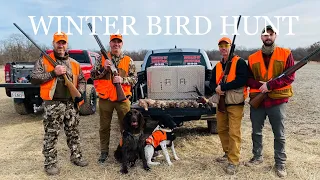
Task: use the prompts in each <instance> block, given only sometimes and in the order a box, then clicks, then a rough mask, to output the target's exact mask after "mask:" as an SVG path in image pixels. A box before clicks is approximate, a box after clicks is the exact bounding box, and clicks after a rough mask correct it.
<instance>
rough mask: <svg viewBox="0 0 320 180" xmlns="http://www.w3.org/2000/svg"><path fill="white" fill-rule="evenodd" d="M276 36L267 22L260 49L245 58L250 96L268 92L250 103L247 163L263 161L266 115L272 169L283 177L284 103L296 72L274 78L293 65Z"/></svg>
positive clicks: (291, 93) (284, 154) (288, 95)
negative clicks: (254, 103)
mask: <svg viewBox="0 0 320 180" xmlns="http://www.w3.org/2000/svg"><path fill="white" fill-rule="evenodd" d="M276 37H277V34H276V32H275V31H274V28H273V27H272V26H270V25H268V26H266V29H263V30H262V34H261V40H262V42H263V46H262V48H261V50H258V51H257V52H255V53H253V54H251V55H250V56H249V58H248V63H249V79H248V86H249V87H250V98H253V97H254V96H255V95H257V93H267V94H268V96H267V98H265V99H264V101H263V102H262V103H261V105H260V107H258V108H257V109H255V108H253V107H250V118H251V122H252V141H253V149H252V153H253V157H252V159H251V160H250V161H249V162H248V163H246V165H247V166H252V165H257V164H260V163H262V162H263V157H262V129H263V126H264V121H265V119H266V117H267V116H268V119H269V121H270V124H271V126H272V131H273V134H274V159H275V171H276V173H277V175H278V176H279V177H284V176H286V175H287V172H286V168H285V161H286V158H287V156H286V153H285V134H284V119H285V106H286V103H287V102H288V100H289V97H291V96H292V95H293V91H292V86H291V83H292V82H293V81H294V78H295V74H294V73H293V74H292V75H289V76H284V77H281V78H279V79H275V80H273V78H275V77H277V76H278V75H280V74H281V73H282V72H283V71H285V70H286V69H288V68H289V67H291V66H293V65H294V59H293V56H292V53H291V51H290V50H289V49H285V48H281V47H278V46H276V44H275V39H276Z"/></svg>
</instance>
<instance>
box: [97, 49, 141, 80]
mask: <svg viewBox="0 0 320 180" xmlns="http://www.w3.org/2000/svg"><path fill="white" fill-rule="evenodd" d="M124 56H125V55H124V54H123V53H122V54H121V55H120V56H119V57H117V56H115V55H113V54H111V57H112V61H113V64H114V65H115V67H118V64H119V63H120V60H121V59H122V58H123V57H124ZM107 73H109V72H108V71H107V70H106V69H105V68H104V67H103V66H102V65H101V56H100V58H98V59H97V60H96V62H95V64H94V67H93V68H92V70H91V78H92V79H94V80H95V79H102V78H104V77H105V76H106V74H107ZM119 73H120V74H121V72H119ZM136 83H137V72H136V66H135V64H134V62H133V60H132V59H131V58H130V64H129V70H128V76H127V77H124V78H123V82H122V84H128V85H131V86H134V85H135V84H136Z"/></svg>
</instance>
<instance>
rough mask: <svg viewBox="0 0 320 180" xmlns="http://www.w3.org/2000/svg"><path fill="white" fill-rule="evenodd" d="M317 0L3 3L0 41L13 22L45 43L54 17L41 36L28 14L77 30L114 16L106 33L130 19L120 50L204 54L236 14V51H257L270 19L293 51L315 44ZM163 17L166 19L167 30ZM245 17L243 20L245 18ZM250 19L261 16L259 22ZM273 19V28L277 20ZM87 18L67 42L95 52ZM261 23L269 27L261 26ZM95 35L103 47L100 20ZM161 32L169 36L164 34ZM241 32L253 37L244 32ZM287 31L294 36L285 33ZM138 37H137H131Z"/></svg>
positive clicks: (318, 37)
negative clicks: (178, 49) (200, 50)
mask: <svg viewBox="0 0 320 180" xmlns="http://www.w3.org/2000/svg"><path fill="white" fill-rule="evenodd" d="M57 2H59V3H57ZM319 7H320V1H317V0H269V1H266V0H241V1H235V0H229V1H213V0H203V1H182V0H175V1H173V0H170V1H169V0H162V1H150V0H134V1H128V0H127V1H124V0H118V1H105V0H95V1H88V0H86V1H85V0H78V1H74V0H73V1H70V0H64V1H54V0H15V1H6V2H5V4H2V6H1V7H0V22H1V24H0V39H1V40H3V39H5V38H7V37H8V36H9V35H11V34H13V33H20V31H19V30H18V29H17V28H16V27H14V26H13V23H17V24H18V25H19V26H20V27H21V28H22V29H23V30H24V31H25V32H26V33H27V34H29V35H30V36H31V37H32V38H33V39H34V40H35V41H36V42H38V43H41V44H47V45H50V44H51V42H52V35H53V33H54V32H56V31H58V21H57V18H56V17H55V18H52V21H51V25H50V27H49V29H48V34H47V35H46V34H45V32H46V31H45V30H44V28H43V27H42V25H41V26H39V29H38V32H37V34H36V35H35V34H34V29H33V26H32V21H31V19H30V18H29V16H34V22H35V25H36V26H38V23H39V21H40V18H41V17H43V19H44V22H45V24H46V26H47V27H48V25H49V22H50V18H49V16H70V17H71V18H73V20H74V21H75V23H76V24H77V26H81V21H80V18H79V16H117V17H118V20H115V19H114V18H110V24H112V23H113V22H115V28H113V27H109V29H110V33H115V32H116V31H117V30H119V31H120V33H123V30H124V26H123V23H124V20H123V18H122V17H123V16H130V17H132V18H134V20H135V23H134V24H133V25H132V27H133V30H134V31H131V29H129V28H127V33H128V35H125V36H124V49H125V50H130V51H131V50H140V49H156V48H168V47H174V46H175V45H176V46H177V47H195V48H203V49H206V50H211V49H217V41H218V40H219V38H221V37H222V36H223V35H222V33H223V32H224V30H223V28H224V27H225V28H226V31H225V32H226V33H227V36H228V37H229V38H230V39H232V38H233V35H232V34H233V33H234V28H233V27H231V26H224V19H223V18H222V16H227V17H226V23H227V24H232V23H234V24H236V22H234V19H233V17H232V16H238V15H240V14H241V15H242V18H241V22H240V26H239V35H238V36H237V38H236V47H240V46H243V47H246V48H257V47H261V40H260V33H261V30H262V28H263V27H264V26H265V18H263V16H264V17H267V18H268V19H270V20H271V23H273V24H274V25H275V27H276V28H278V30H279V32H278V38H277V40H276V43H277V44H278V45H280V46H284V47H289V48H296V47H306V46H309V45H311V44H313V43H314V42H317V41H320V16H319V14H318V13H319ZM148 16H158V17H159V19H160V23H159V26H160V27H161V28H162V29H161V30H162V31H161V32H160V34H158V35H148V33H149V30H150V25H152V24H155V23H156V20H157V19H156V18H153V19H152V20H153V21H152V22H149V19H148ZM165 16H172V17H171V18H170V19H171V20H170V21H169V23H170V25H169V27H167V22H166V18H165ZM177 16H184V17H186V18H188V19H189V24H187V25H186V27H187V30H188V31H189V32H190V33H192V34H193V35H188V34H187V32H186V31H185V30H184V29H183V28H180V33H181V34H182V35H176V34H177V33H178V32H177V30H178V29H177V24H178V23H179V21H178V19H177ZM195 16H203V17H205V18H206V19H207V20H209V23H208V21H206V19H205V18H200V21H199V24H198V25H199V26H198V28H199V29H198V30H199V32H200V33H205V32H206V31H208V32H207V33H206V34H203V35H194V34H195V33H196V29H197V28H196V26H197V24H196V18H195ZM246 16H247V17H246ZM255 16H261V17H260V18H259V20H258V21H257V19H256V18H255ZM277 16H296V17H297V18H292V24H291V26H290V23H289V22H290V21H289V18H288V17H287V18H284V19H282V18H278V19H277V18H276V17H277ZM131 20H132V19H131V18H127V24H130V23H132V21H131ZM278 20H279V25H278V22H277V21H278ZM88 22H92V19H88V20H87V21H86V18H85V17H84V18H83V19H82V35H81V34H80V33H79V32H78V31H77V29H76V28H75V27H74V26H73V25H72V23H71V24H70V32H71V33H73V35H70V36H69V44H70V45H71V47H72V48H74V49H98V48H99V47H98V45H97V43H96V41H95V39H94V37H93V36H91V35H89V34H90V30H89V28H88V26H87V23H88ZM184 23H185V18H183V17H182V18H180V24H184ZM267 24H269V23H268V22H267ZM96 28H97V29H96V32H97V33H98V35H99V37H100V39H101V40H102V42H103V43H104V45H107V44H108V42H109V36H108V35H104V33H105V32H106V20H105V18H102V21H100V20H99V19H97V20H96ZM61 30H62V31H64V32H68V19H67V18H65V17H63V18H62V23H61ZM166 30H169V33H171V34H172V35H165V33H166ZM245 30H247V31H248V32H249V33H252V34H255V35H248V34H246V32H245ZM157 31H158V28H157V27H156V26H153V29H152V31H151V32H152V33H156V32H157ZM290 32H291V33H293V34H294V35H288V34H290ZM134 33H138V35H137V34H136V35H135V34H134ZM20 34H21V33H20Z"/></svg>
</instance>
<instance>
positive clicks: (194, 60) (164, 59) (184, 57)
mask: <svg viewBox="0 0 320 180" xmlns="http://www.w3.org/2000/svg"><path fill="white" fill-rule="evenodd" d="M183 65H203V66H206V62H205V59H204V57H203V55H202V54H201V53H197V52H168V53H156V54H151V55H150V56H149V57H148V60H147V64H146V67H150V66H183Z"/></svg>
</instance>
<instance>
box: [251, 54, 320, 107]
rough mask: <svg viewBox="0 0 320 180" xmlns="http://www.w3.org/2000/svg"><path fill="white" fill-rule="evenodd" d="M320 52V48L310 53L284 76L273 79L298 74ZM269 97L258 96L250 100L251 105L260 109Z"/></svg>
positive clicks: (286, 71)
mask: <svg viewBox="0 0 320 180" xmlns="http://www.w3.org/2000/svg"><path fill="white" fill-rule="evenodd" d="M319 52H320V48H318V49H316V50H314V51H313V52H312V53H310V54H309V55H308V56H306V57H304V58H303V59H301V60H300V61H299V62H298V63H297V64H295V65H293V66H291V67H290V68H288V69H287V70H285V71H284V72H283V73H282V74H280V75H279V76H277V77H275V78H273V80H274V79H279V78H281V77H283V76H288V75H291V74H292V73H294V72H296V71H297V70H298V69H300V68H302V67H303V66H304V65H306V64H307V63H308V62H309V61H310V58H311V57H312V56H314V55H316V54H317V53H319ZM267 96H268V94H267V93H259V94H258V95H256V96H255V97H254V98H252V99H250V101H249V104H250V105H251V106H252V107H253V108H258V107H259V106H260V104H261V102H262V101H263V100H264V99H265V98H266V97H267Z"/></svg>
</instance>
